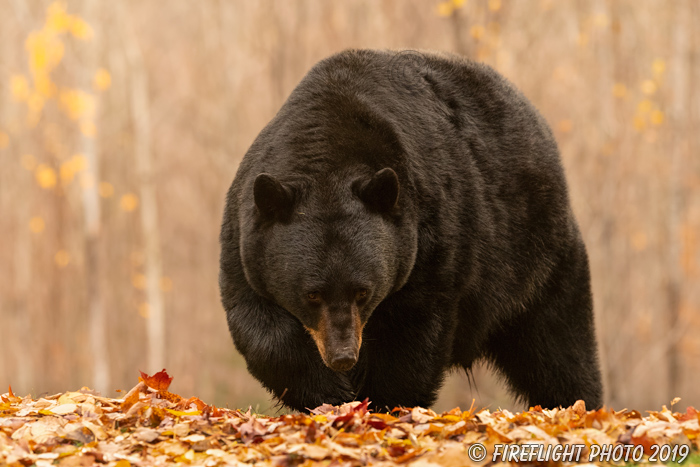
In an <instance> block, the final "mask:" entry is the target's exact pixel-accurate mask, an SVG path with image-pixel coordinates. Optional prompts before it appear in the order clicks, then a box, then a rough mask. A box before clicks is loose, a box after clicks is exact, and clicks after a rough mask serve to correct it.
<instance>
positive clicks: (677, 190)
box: [666, 0, 691, 397]
mask: <svg viewBox="0 0 700 467" xmlns="http://www.w3.org/2000/svg"><path fill="white" fill-rule="evenodd" d="M673 5H674V8H675V21H674V26H673V46H672V50H673V52H672V57H673V58H672V60H673V64H672V65H671V66H672V69H673V72H672V76H673V97H672V99H673V100H672V102H671V112H672V114H671V119H670V120H671V122H672V125H673V136H672V138H673V139H672V143H671V148H672V149H671V171H670V179H669V191H670V205H669V210H668V215H669V222H668V226H669V227H668V228H669V248H670V252H669V255H668V274H669V277H668V289H667V290H668V334H669V337H670V338H671V340H670V341H669V342H668V346H667V349H668V351H667V354H666V355H667V365H668V395H669V397H675V396H677V395H678V394H677V393H678V389H679V387H680V374H681V370H680V355H679V349H678V341H679V340H680V337H681V333H680V331H681V329H680V326H681V323H680V318H681V317H680V297H681V292H682V288H683V275H682V270H681V252H680V242H681V235H680V229H681V222H682V215H683V191H682V183H683V180H682V175H683V170H684V169H683V159H684V153H685V152H686V150H687V145H688V143H689V142H688V140H687V137H688V133H687V131H686V128H688V127H687V121H688V117H689V115H688V98H689V97H690V93H689V82H688V76H689V69H688V63H689V60H690V49H689V48H688V45H689V44H688V36H689V32H690V28H689V27H688V18H689V15H690V13H691V9H690V8H689V4H688V3H687V2H686V1H685V0H678V1H676V2H674V4H673Z"/></svg>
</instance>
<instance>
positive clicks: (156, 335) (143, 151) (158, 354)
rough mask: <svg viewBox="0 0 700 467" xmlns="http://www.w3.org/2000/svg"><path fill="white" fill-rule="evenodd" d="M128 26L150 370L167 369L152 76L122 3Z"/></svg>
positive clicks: (123, 14)
mask: <svg viewBox="0 0 700 467" xmlns="http://www.w3.org/2000/svg"><path fill="white" fill-rule="evenodd" d="M118 8H120V10H122V11H121V14H120V19H121V21H122V24H123V25H124V47H125V52H126V59H127V62H128V66H129V76H130V78H131V80H130V81H131V82H130V96H131V113H132V119H133V124H134V156H135V158H136V170H137V174H138V178H139V188H140V195H141V209H140V212H141V225H142V228H143V241H144V250H145V251H144V253H145V267H146V271H145V273H146V274H145V275H146V297H147V303H148V325H147V334H148V368H149V371H156V370H160V369H162V368H164V367H165V307H164V304H163V294H162V292H161V290H160V279H161V275H162V261H161V251H160V234H159V232H158V204H157V199H156V187H155V183H154V181H153V154H152V152H151V118H150V116H151V115H150V104H149V96H148V75H147V73H146V68H145V64H144V60H143V55H142V52H141V48H140V46H139V43H138V40H137V38H136V35H135V31H134V30H133V28H132V27H131V23H130V22H129V20H128V18H129V17H130V15H126V14H125V13H126V12H124V11H123V8H124V7H123V6H122V4H121V3H119V6H118Z"/></svg>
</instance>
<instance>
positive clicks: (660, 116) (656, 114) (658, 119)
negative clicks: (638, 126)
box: [650, 110, 664, 125]
mask: <svg viewBox="0 0 700 467" xmlns="http://www.w3.org/2000/svg"><path fill="white" fill-rule="evenodd" d="M650 120H651V123H653V124H654V125H661V124H662V123H663V122H664V113H663V112H662V111H660V110H654V111H653V112H652V113H651V117H650Z"/></svg>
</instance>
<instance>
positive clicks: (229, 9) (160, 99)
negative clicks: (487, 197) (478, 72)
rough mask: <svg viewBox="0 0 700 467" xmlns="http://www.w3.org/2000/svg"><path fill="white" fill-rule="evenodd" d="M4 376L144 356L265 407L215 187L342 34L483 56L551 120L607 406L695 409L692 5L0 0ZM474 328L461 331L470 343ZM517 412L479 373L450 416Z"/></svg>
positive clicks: (214, 390)
mask: <svg viewBox="0 0 700 467" xmlns="http://www.w3.org/2000/svg"><path fill="white" fill-rule="evenodd" d="M0 11H1V12H2V15H1V17H0V265H1V266H0V387H6V386H7V384H8V383H11V384H12V386H13V389H14V390H15V392H19V393H22V394H26V393H29V392H31V393H32V394H33V395H40V394H42V393H47V392H48V393H53V392H58V391H64V390H69V389H76V388H78V387H80V386H83V385H87V386H90V387H93V388H96V389H99V390H100V391H102V392H103V393H104V394H105V395H110V396H115V395H116V393H115V392H114V390H115V389H128V388H130V387H131V386H133V384H134V383H135V381H136V377H137V376H138V370H144V371H147V372H154V371H157V370H160V369H161V368H163V367H166V368H167V369H168V371H169V372H170V373H171V374H172V375H174V376H175V380H174V382H173V386H172V389H173V391H175V392H177V393H180V394H182V395H184V396H190V395H197V396H199V397H200V398H202V399H204V400H206V401H207V402H210V403H215V404H217V405H222V406H226V405H228V406H230V407H233V406H237V407H238V406H248V405H250V404H252V405H253V407H256V406H258V408H259V410H262V411H271V410H272V408H271V407H272V405H273V403H272V402H271V401H270V399H269V397H268V396H267V394H266V393H265V392H264V391H263V390H262V389H261V387H260V385H259V384H258V383H257V382H256V381H255V380H253V379H252V377H250V376H249V375H248V373H247V371H246V369H245V364H244V362H243V361H242V359H241V357H240V356H238V355H237V353H236V351H235V349H234V347H233V344H232V342H231V339H230V337H229V334H228V330H227V328H226V323H225V317H224V311H223V309H222V307H221V305H220V302H219V293H218V285H217V274H218V254H219V245H218V233H219V226H220V222H221V214H222V210H223V203H224V196H225V193H226V190H227V188H228V186H229V184H230V183H231V181H232V179H233V177H234V175H235V173H236V168H237V166H238V163H239V161H240V160H241V158H242V157H243V155H244V153H245V151H246V150H247V148H248V146H249V145H250V144H251V142H252V141H253V139H254V137H255V136H256V135H257V133H258V132H259V131H260V130H261V129H262V128H263V126H264V125H265V124H266V123H267V122H268V121H269V120H270V119H271V118H272V117H273V116H274V115H275V113H276V112H277V110H278V109H279V107H280V105H281V104H282V103H283V101H284V100H285V98H286V97H287V96H288V94H289V93H290V92H291V91H292V89H293V88H294V87H295V86H296V84H297V83H298V82H299V80H300V79H301V78H302V76H303V75H304V74H305V73H306V71H307V70H308V69H309V68H310V67H311V66H312V65H313V64H314V63H315V62H317V61H318V60H320V59H322V58H324V57H326V56H328V55H330V54H332V53H334V52H337V51H340V50H342V49H345V48H350V47H372V48H419V49H432V50H444V51H452V52H456V53H459V54H462V55H465V56H467V57H470V58H472V59H475V60H479V61H483V62H485V63H488V64H490V65H492V66H493V67H494V68H495V69H497V70H498V71H499V72H501V73H503V74H504V75H505V76H507V77H508V78H509V79H510V80H512V81H513V82H514V83H515V84H516V85H517V86H518V87H519V88H520V89H522V90H523V92H524V93H525V95H527V96H528V97H529V98H530V99H531V100H532V102H533V103H534V104H535V105H536V106H537V107H538V108H539V109H540V110H541V112H542V113H543V115H544V116H545V118H546V119H547V120H548V121H549V123H550V124H551V126H552V128H553V130H554V132H555V135H556V137H557V140H558V142H559V144H560V148H561V153H562V158H563V162H564V165H565V168H566V170H567V175H568V178H569V181H570V190H571V198H572V200H573V205H574V210H575V213H576V215H577V217H578V219H579V222H580V224H581V228H582V231H583V235H584V238H585V241H586V244H587V245H588V251H589V255H590V260H591V265H592V274H593V289H594V295H595V310H596V319H597V329H598V336H599V343H600V357H601V363H602V369H603V373H604V384H605V389H606V398H605V400H606V403H608V404H610V405H612V406H613V407H615V408H617V409H620V408H623V407H630V408H637V409H640V410H641V409H650V408H658V407H659V406H660V405H661V404H668V402H669V401H670V400H671V399H672V398H674V397H675V396H680V397H681V398H683V399H682V401H681V403H680V404H678V405H677V406H676V407H683V406H684V405H686V404H688V405H692V404H695V405H696V406H697V405H698V404H700V250H699V246H700V245H699V241H700V238H699V237H700V136H699V135H700V132H699V131H698V128H699V127H700V92H699V89H698V87H697V86H696V85H695V84H696V83H698V82H700V57H699V56H698V53H699V52H700V29H699V28H698V27H697V25H698V24H700V2H696V1H691V0H674V1H672V2H671V1H663V0H646V1H644V2H640V1H636V0H616V1H612V0H593V1H581V0H578V1H576V0H570V1H554V0H518V1H507V0H464V1H460V0H453V1H448V2H441V1H439V0H436V1H425V0H402V1H399V0H383V1H370V0H366V1H359V0H357V1H356V0H352V1H350V0H348V1H343V2H326V1H322V0H300V1H293V2H291V1H281V0H280V1H270V0H265V1H257V2H246V1H242V0H241V1H226V0H200V1H196V2H194V1H187V0H169V1H167V2H162V1H155V0H141V1H135V0H133V1H127V0H124V1H122V0H120V1H113V2H104V1H99V0H85V1H78V0H76V1H69V2H65V3H52V2H48V1H39V0H31V1H25V0H0ZM464 338H465V339H468V338H469V336H464ZM472 398H476V404H477V405H479V406H487V405H489V406H491V407H492V408H496V407H498V406H503V407H509V408H513V409H519V408H522V406H519V405H518V404H515V403H514V402H513V401H512V400H511V399H510V397H509V396H508V394H507V393H506V392H505V390H504V389H503V387H502V385H501V383H500V382H499V381H498V378H497V377H494V376H492V374H491V372H490V371H489V369H488V368H484V367H480V368H478V369H476V371H475V372H474V378H473V381H471V382H470V381H469V379H468V378H467V377H466V376H464V375H459V374H455V375H453V376H452V377H451V378H450V380H449V382H448V384H447V385H446V386H445V388H444V390H443V391H442V393H441V398H440V401H439V403H438V405H437V408H438V409H449V408H452V407H454V406H457V405H461V406H463V407H464V406H466V407H468V406H469V405H470V404H471V401H472Z"/></svg>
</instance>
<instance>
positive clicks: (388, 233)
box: [240, 167, 417, 371]
mask: <svg viewBox="0 0 700 467" xmlns="http://www.w3.org/2000/svg"><path fill="white" fill-rule="evenodd" d="M251 185H252V186H251ZM251 185H249V188H250V189H252V190H251V191H252V197H251V198H252V199H251V198H249V199H251V201H252V203H251V204H252V206H249V209H245V210H244V211H246V213H245V214H243V215H242V217H241V221H242V222H241V226H242V232H241V233H242V235H241V243H240V247H241V259H242V262H243V268H244V271H245V275H246V279H247V281H248V283H249V284H250V285H251V287H252V288H253V289H254V290H255V291H256V292H257V293H258V294H260V295H261V296H263V297H265V298H267V299H269V300H271V301H273V302H275V303H276V304H277V305H279V306H280V307H282V308H284V309H285V310H286V311H287V312H289V313H291V314H292V315H294V316H295V317H296V318H297V319H298V320H299V321H300V322H301V324H302V325H303V326H304V328H306V330H307V331H308V332H309V334H310V335H311V337H312V338H313V340H314V342H315V343H316V346H317V347H318V351H319V353H320V355H321V358H322V359H323V362H324V363H325V364H326V365H327V366H328V367H329V368H331V369H333V370H335V371H347V370H349V369H350V368H352V367H353V366H354V365H355V363H356V362H357V359H358V355H359V351H360V346H361V345H362V331H363V328H364V326H365V324H366V323H367V321H368V320H369V318H370V315H371V314H372V312H373V311H374V310H375V308H377V306H378V305H379V304H380V303H381V302H382V300H384V299H385V298H386V297H387V296H388V295H389V294H391V293H392V292H395V291H397V290H398V289H400V288H401V287H402V286H403V285H404V284H405V283H406V281H407V280H408V277H409V275H410V272H411V269H412V268H413V263H414V262H415V256H416V250H417V238H416V234H415V232H414V231H413V230H412V229H406V225H405V222H404V220H405V219H404V216H403V215H402V206H401V203H400V201H399V200H400V191H401V184H400V182H399V178H398V176H397V174H396V172H395V171H394V170H393V169H391V168H383V169H381V170H379V171H377V172H374V173H373V174H372V172H371V171H368V170H367V168H366V167H365V168H364V171H363V170H357V171H355V172H353V171H352V170H344V171H340V172H338V173H330V174H325V175H324V177H313V178H311V179H309V178H307V179H303V180H294V179H291V180H283V179H282V177H275V176H273V175H270V174H268V173H260V174H258V175H257V176H256V177H255V178H254V182H253V183H251Z"/></svg>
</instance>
